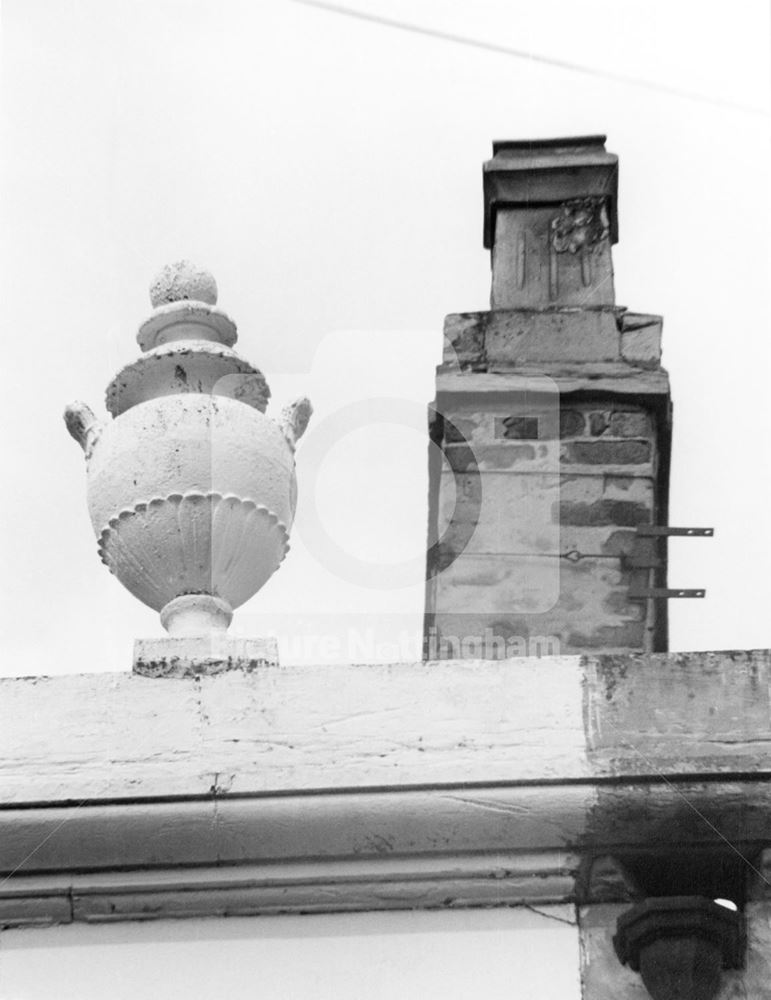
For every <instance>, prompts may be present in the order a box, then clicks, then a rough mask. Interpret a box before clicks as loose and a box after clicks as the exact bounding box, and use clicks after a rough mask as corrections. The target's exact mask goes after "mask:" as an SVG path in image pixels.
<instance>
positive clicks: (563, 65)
mask: <svg viewBox="0 0 771 1000" xmlns="http://www.w3.org/2000/svg"><path fill="white" fill-rule="evenodd" d="M291 2H292V3H297V4H301V5H302V6H304V7H315V8H317V9H319V10H325V11H327V12H329V13H332V14H340V15H341V16H343V17H351V18H355V19H357V20H360V21H368V22H370V23H372V24H379V25H383V26H385V27H388V28H394V29H396V30H398V31H408V32H412V33H413V34H416V35H425V36H426V37H428V38H436V39H438V40H440V41H444V42H453V43H455V44H456V45H465V46H469V47H471V48H476V49H482V50H484V51H487V52H495V53H497V54H498V55H504V56H509V57H511V58H514V59H525V60H528V61H529V62H534V63H541V64H542V65H544V66H553V67H556V68H557V69H563V70H567V71H568V72H572V73H582V74H584V75H585V76H593V77H598V78H600V79H604V80H610V81H612V82H614V83H621V84H626V85H628V86H632V87H642V88H644V89H646V90H653V91H657V92H658V93H661V94H668V95H669V96H670V97H679V98H682V99H683V100H688V101H697V102H699V103H702V104H710V105H713V106H715V107H722V108H726V109H727V110H732V111H741V112H744V113H745V114H751V115H760V116H762V117H764V118H767V117H769V115H770V114H771V112H769V111H767V110H765V109H764V108H756V107H753V106H751V105H749V104H741V103H739V102H737V101H730V100H727V99H725V98H720V97H711V96H709V95H708V94H700V93H698V92H696V91H690V90H682V89H681V88H679V87H672V86H669V85H668V84H665V83H657V82H656V81H655V80H646V79H644V78H642V77H636V76H627V75H626V74H623V73H613V72H611V71H609V70H601V69H594V68H593V67H591V66H582V65H581V64H580V63H573V62H569V61H568V60H566V59H556V58H554V57H552V56H544V55H538V54H536V53H533V52H529V51H527V50H525V49H517V48H513V47H511V46H508V45H501V44H499V43H497V42H487V41H484V40H483V39H479V38H471V37H469V36H467V35H459V34H455V33H454V32H451V31H443V30H442V29H440V28H430V27H426V26H425V25H421V24H413V23H411V22H409V21H400V20H397V19H396V18H392V17H385V16H383V15H381V14H372V13H369V12H368V11H363V10H356V8H354V7H346V6H344V5H342V4H337V3H328V2H327V0H291Z"/></svg>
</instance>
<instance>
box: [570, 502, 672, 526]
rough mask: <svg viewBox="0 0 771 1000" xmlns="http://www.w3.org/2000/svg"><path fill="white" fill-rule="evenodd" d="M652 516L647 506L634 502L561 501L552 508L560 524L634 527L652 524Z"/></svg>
mask: <svg viewBox="0 0 771 1000" xmlns="http://www.w3.org/2000/svg"><path fill="white" fill-rule="evenodd" d="M651 516H652V511H651V509H650V507H649V506H648V505H647V504H645V503H640V502H637V501H633V500H595V502H594V503H583V502H581V501H578V502H575V501H571V500H560V501H559V502H558V503H555V504H554V506H553V507H552V518H553V520H554V521H555V522H558V523H559V524H573V525H605V524H613V525H618V526H620V527H624V526H631V527H634V526H636V525H638V524H650V523H651Z"/></svg>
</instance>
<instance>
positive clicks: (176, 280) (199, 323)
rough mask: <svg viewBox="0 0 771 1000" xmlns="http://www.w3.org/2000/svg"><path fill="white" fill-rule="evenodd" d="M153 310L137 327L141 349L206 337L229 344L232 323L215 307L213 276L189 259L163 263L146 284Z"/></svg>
mask: <svg viewBox="0 0 771 1000" xmlns="http://www.w3.org/2000/svg"><path fill="white" fill-rule="evenodd" d="M150 301H151V303H152V305H153V313H152V315H151V316H150V317H149V319H147V320H145V322H144V323H143V324H142V325H141V326H140V328H139V332H138V333H137V341H138V343H139V346H140V347H141V348H142V350H143V351H151V350H153V348H155V347H160V346H161V345H162V344H168V343H170V342H172V341H177V340H209V341H214V342H215V343H218V344H224V345H225V346H226V347H232V346H233V344H235V342H236V340H237V339H238V333H237V329H236V324H235V323H234V322H233V320H232V319H231V318H230V317H229V316H228V315H227V313H225V312H223V311H222V310H221V309H218V308H217V282H216V281H215V280H214V276H213V275H212V274H211V273H210V272H209V271H207V270H205V269H204V268H202V267H198V266H197V265H195V264H193V263H191V261H189V260H178V261H175V262H174V263H173V264H166V265H165V266H164V267H162V268H161V269H160V271H159V272H158V273H157V274H156V275H155V277H154V278H153V280H152V282H151V283H150Z"/></svg>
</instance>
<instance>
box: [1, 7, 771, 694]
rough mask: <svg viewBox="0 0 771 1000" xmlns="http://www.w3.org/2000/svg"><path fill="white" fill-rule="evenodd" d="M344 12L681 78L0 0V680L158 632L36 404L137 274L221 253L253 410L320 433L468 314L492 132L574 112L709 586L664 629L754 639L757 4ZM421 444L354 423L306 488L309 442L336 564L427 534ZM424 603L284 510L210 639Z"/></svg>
mask: <svg viewBox="0 0 771 1000" xmlns="http://www.w3.org/2000/svg"><path fill="white" fill-rule="evenodd" d="M351 3H352V5H354V6H355V8H356V9H357V10H359V11H369V12H371V13H374V14H380V15H385V16H388V17H392V18H396V19H401V20H405V21H409V22H411V23H414V24H416V25H419V26H422V27H426V28H434V29H437V30H439V31H444V32H448V33H454V34H460V35H464V36H468V37H471V38H474V39H477V40H479V41H481V42H489V43H494V44H497V45H502V46H509V47H511V48H513V49H517V50H524V51H527V52H531V53H532V54H533V55H534V56H543V57H547V58H550V59H557V60H564V61H568V62H572V63H576V64H579V65H581V66H585V67H589V68H592V69H594V70H596V71H597V72H598V73H605V74H610V75H616V76H618V75H622V76H627V77H634V78H641V79H644V80H647V81H650V82H651V84H655V85H656V86H657V87H665V88H673V89H675V90H684V91H688V92H692V93H697V94H700V95H703V98H704V99H703V100H694V99H690V98H685V97H681V96H675V95H673V94H671V93H665V92H662V91H661V90H660V89H658V90H657V89H651V88H645V87H643V86H638V85H632V84H629V83H623V82H619V81H618V80H613V79H609V78H608V77H607V76H602V75H589V74H584V73H578V72H573V71H570V70H566V69H563V68H558V67H555V66H554V65H545V64H543V63H540V62H538V61H536V60H535V59H533V60H528V59H521V58H514V57H512V56H507V55H504V54H500V53H494V52H491V51H488V50H484V49H480V48H474V47H470V46H464V45H460V44H456V43H453V42H450V41H446V40H439V39H437V38H432V37H428V36H426V35H422V34H416V33H409V32H406V31H402V30H397V29H394V28H390V27H386V26H384V25H382V24H373V23H368V22H366V21H363V20H360V19H352V18H349V17H345V16H342V15H340V14H337V13H332V12H328V11H322V10H319V9H314V8H311V7H308V6H304V5H300V4H298V3H294V2H291V0H265V2H262V3H256V2H253V0H251V2H250V0H216V2H215V0H131V2H129V0H124V2H112V3H106V2H105V0H47V2H45V0H5V3H4V4H3V46H4V52H3V70H4V140H5V143H4V158H3V159H4V166H5V173H4V191H3V194H4V199H3V203H4V225H3V231H4V233H5V237H6V239H5V245H4V250H5V259H4V267H3V275H4V278H5V282H6V285H5V296H4V308H5V317H4V322H5V329H6V334H5V350H4V356H5V362H6V378H5V399H6V407H7V409H8V414H7V417H6V420H5V421H3V444H2V447H3V452H4V456H5V462H4V469H5V473H6V475H5V483H4V489H3V491H2V504H3V511H2V513H3V518H4V524H5V531H4V532H3V549H4V550H3V558H4V561H5V567H6V571H5V588H4V595H3V596H4V601H3V612H4V615H3V648H4V651H5V654H6V655H4V657H3V659H2V664H1V665H0V671H1V672H2V673H3V674H7V675H15V674H32V673H49V674H51V673H69V672H74V671H83V670H127V669H130V666H131V656H132V643H133V639H134V637H136V636H148V635H153V634H162V632H161V629H160V625H159V624H158V621H157V616H156V615H155V613H154V612H152V611H150V610H149V609H147V608H145V607H144V606H143V605H140V604H139V603H138V602H137V601H136V600H135V599H134V598H133V597H131V596H130V595H129V594H128V592H127V591H125V590H124V589H123V588H122V587H121V586H120V584H118V583H117V581H116V580H115V579H114V578H112V577H111V576H110V575H109V574H108V572H107V570H106V569H105V567H103V566H102V565H101V564H100V562H99V560H98V557H97V554H96V545H95V541H94V538H93V534H92V531H91V527H90V523H89V521H88V517H87V512H86V495H85V468H84V462H83V456H82V453H81V452H80V450H79V449H78V448H77V446H76V445H75V443H74V442H73V441H71V440H70V438H69V437H68V436H67V434H66V431H65V428H64V424H63V422H62V416H61V415H62V410H63V407H64V405H65V403H67V402H69V401H71V400H72V399H83V400H85V401H87V402H89V403H90V405H91V406H92V407H94V409H95V410H98V412H99V413H100V414H103V394H104V389H105V387H106V385H107V383H108V381H109V380H110V379H111V378H112V376H113V374H114V373H115V371H116V370H117V369H118V367H119V366H120V365H122V364H124V363H126V362H128V361H130V360H132V359H133V358H134V357H136V356H137V355H138V354H139V349H138V346H137V345H136V342H135V340H134V335H135V332H136V328H137V326H138V324H139V323H140V322H141V321H142V320H143V319H144V318H145V317H146V316H147V315H148V314H149V311H150V305H149V300H148V298H147V286H148V283H149V280H150V278H151V277H152V276H153V274H154V272H155V271H156V270H157V268H158V267H159V266H160V265H161V264H163V263H165V262H167V261H169V260H174V259H177V258H179V257H182V256H185V257H190V258H192V259H193V260H196V261H198V262H200V263H201V264H203V265H204V266H207V267H209V268H210V269H211V270H212V271H213V273H214V274H215V276H216V278H217V280H218V283H219V289H220V305H221V306H222V308H224V309H225V310H226V311H227V312H228V313H229V314H230V315H232V316H233V318H234V319H235V320H236V322H237V323H238V325H239V332H240V338H239V343H238V345H237V349H238V350H239V351H240V353H242V354H243V355H244V356H245V357H247V358H249V360H251V361H252V362H254V363H256V364H258V365H260V367H261V368H263V370H264V371H265V372H266V374H267V375H268V378H269V380H270V382H271V385H272V387H273V390H274V398H275V403H276V404H277V405H276V410H277V409H278V406H280V405H282V404H283V402H284V401H286V400H287V399H288V398H291V397H292V396H294V395H298V394H300V393H301V392H306V391H307V392H308V393H309V395H311V397H312V398H313V400H314V403H315V404H316V410H317V413H316V417H315V418H314V419H315V420H316V421H317V422H320V421H321V420H322V419H323V418H324V417H325V416H327V415H329V414H332V413H334V412H335V410H336V409H338V408H339V407H340V406H342V405H344V404H345V403H347V402H349V401H355V400H357V399H358V400H362V399H371V398H374V397H380V396H399V397H403V398H406V399H408V400H412V401H413V402H414V403H415V404H419V405H418V406H416V409H419V407H420V406H423V405H424V404H425V403H426V402H427V401H428V400H429V399H430V398H431V397H432V395H433V385H432V381H433V367H434V365H435V364H436V363H438V361H439V360H440V352H441V330H442V320H443V317H444V315H445V314H446V313H449V312H455V311H469V310H478V309H484V308H486V305H487V298H488V294H489V265H488V259H487V254H486V252H485V251H484V250H483V248H482V243H481V232H482V210H481V206H482V200H481V163H482V161H483V160H484V159H486V158H488V156H489V155H490V149H491V140H492V139H494V138H530V137H540V136H558V135H571V134H573V135H579V134H584V133H590V132H605V133H607V135H608V148H609V149H611V150H612V151H613V152H615V153H618V154H619V156H620V158H621V174H620V178H621V180H620V204H619V209H620V235H621V243H620V244H619V245H618V246H617V247H616V249H615V265H616V288H617V294H618V301H619V303H620V304H623V305H627V306H628V307H629V308H630V309H633V310H636V311H640V312H654V313H661V314H663V315H664V318H665V324H664V338H665V340H664V344H665V354H664V362H665V364H666V367H667V368H668V369H669V371H670V374H671V377H672V383H673V392H674V399H675V424H674V455H673V475H672V503H671V521H672V523H673V524H684V525H711V526H714V527H715V529H716V536H715V538H714V539H713V540H711V541H707V540H701V541H698V540H696V541H689V540H683V541H680V542H679V544H678V542H677V541H675V542H673V543H672V545H671V555H672V561H671V573H670V579H671V583H672V585H677V586H686V587H688V586H690V587H695V586H705V587H706V588H707V591H708V593H707V598H706V600H704V601H680V602H671V605H670V614H671V623H672V625H671V646H672V648H673V649H710V648H715V649H725V648H750V647H759V646H769V645H771V634H769V626H768V625H767V622H768V618H769V615H768V604H769V599H770V598H771V584H769V574H768V572H767V569H766V566H767V563H768V559H769V553H771V519H770V518H769V516H768V505H769V496H770V494H771V475H769V458H768V442H769V440H771V433H770V432H771V417H769V406H768V397H769V377H768V371H769V362H770V361H771V346H770V345H769V312H770V310H769V303H768V292H767V290H768V287H769V268H768V264H769V252H768V242H769V241H768V233H769V221H770V220H769V211H768V207H769V205H768V177H769V160H770V157H769V129H768V109H769V77H770V71H769V17H768V10H767V6H766V4H765V3H763V2H760V0H746V2H743V3H739V4H734V5H733V6H732V7H731V8H730V14H729V7H728V5H726V4H717V3H706V4H705V3H696V2H695V0H694V2H686V0H681V2H677V3H673V2H671V0H645V2H637V0H631V2H630V0H627V2H625V3H618V2H612V0H607V2H600V0H585V2H583V3H581V4H570V3H568V2H567V0H540V2H539V3H538V4H532V3H524V2H522V0H517V2H511V0H505V2H504V0H500V2H497V0H485V2H476V3H473V4H472V3H469V2H467V3H440V2H439V0H410V2H409V3H407V2H402V0H397V2H394V0H392V2H390V3H388V4H387V3H386V2H385V0H377V2H376V0H371V2H370V0H367V2H364V0H351ZM733 105H741V106H743V107H742V108H737V107H734V106H733ZM274 412H275V411H274ZM309 434H310V432H309ZM426 447H427V444H426V434H425V429H424V427H423V425H422V422H420V421H416V422H415V428H414V429H413V430H412V431H411V430H409V429H408V428H406V427H404V426H391V427H389V426H388V425H384V424H380V425H378V426H376V427H373V428H372V430H370V431H365V430H359V431H357V432H356V433H352V434H351V435H349V436H348V437H347V438H345V439H343V440H342V441H341V442H340V444H339V445H338V446H337V447H336V448H335V449H334V450H333V451H332V452H330V455H329V458H328V460H327V461H326V462H325V463H324V465H323V466H322V467H321V468H320V470H319V475H318V484H317V491H316V496H315V501H314V499H313V497H310V496H309V495H308V493H307V491H306V492H303V474H304V470H303V457H302V446H301V448H300V452H299V458H298V464H299V483H300V495H301V510H300V513H301V514H302V509H303V508H302V505H303V504H305V505H307V504H309V503H311V502H315V505H316V509H317V510H318V511H319V514H320V516H321V517H322V520H323V521H324V523H325V524H326V526H327V529H328V530H329V532H330V534H332V535H333V536H334V537H335V538H336V539H337V541H338V542H339V544H341V545H343V546H345V547H347V548H348V549H349V551H351V552H352V553H354V554H356V555H358V556H360V557H362V558H369V559H373V560H376V561H377V560H383V561H393V560H394V559H407V558H411V557H414V556H416V555H419V554H420V553H421V552H422V550H423V548H424V546H425V532H426V474H425V466H426ZM309 450H310V449H309ZM300 528H301V525H300ZM422 610H423V587H422V583H421V581H420V580H419V579H417V578H416V581H415V584H414V585H413V586H411V587H409V588H406V589H402V590H398V591H371V590H364V589H360V588H357V587H355V586H353V585H351V584H349V583H347V582H346V581H344V580H340V579H338V578H337V577H336V576H334V574H332V573H330V572H329V571H328V570H327V569H325V567H323V566H321V565H319V564H318V563H317V562H316V561H315V560H314V559H313V557H312V556H311V555H310V554H309V553H308V551H307V550H306V548H305V546H304V544H303V540H302V535H301V531H296V532H295V534H294V536H293V548H292V552H291V553H290V555H289V557H288V559H287V561H286V562H285V564H284V566H283V567H282V568H281V570H280V571H279V573H278V574H277V575H276V576H275V577H274V578H273V580H271V581H270V582H269V583H268V584H267V586H266V587H265V589H264V590H263V591H262V592H261V593H260V594H258V595H257V596H256V597H255V598H254V599H253V600H252V601H251V602H250V603H249V604H248V605H246V606H245V607H244V608H243V609H242V610H241V611H240V612H238V613H237V616H236V621H235V622H234V628H235V629H236V631H237V632H238V633H240V634H249V633H252V634H254V633H262V634H265V633H269V632H273V633H278V634H279V635H281V636H291V635H295V636H297V635H302V634H303V633H309V634H310V633H314V634H321V635H323V634H326V635H329V636H330V637H331V639H332V640H333V641H332V642H331V645H330V646H329V647H328V648H327V650H326V651H325V650H323V649H319V648H318V644H317V645H316V646H314V645H313V644H310V645H309V646H307V647H306V648H304V649H303V648H294V649H292V650H291V651H288V652H287V651H285V654H284V660H285V662H291V661H298V660H303V659H323V658H324V657H326V658H329V659H348V658H349V656H350V657H352V658H354V659H383V658H385V659H388V658H393V656H394V650H393V649H387V648H384V647H383V646H382V645H381V646H376V647H371V648H370V649H369V650H368V649H367V648H366V642H365V641H364V640H366V637H367V628H368V627H369V626H372V627H374V628H376V629H377V637H378V639H380V640H390V641H395V640H396V641H398V640H399V639H400V638H403V636H404V635H412V636H413V637H414V638H415V639H416V638H417V636H418V634H419V629H420V619H421V615H422ZM351 629H358V632H357V635H358V636H359V638H360V640H362V641H364V645H360V646H359V647H358V648H355V649H351V648H350V643H349V641H348V640H349V638H350V630H351ZM405 630H406V631H405ZM336 643H337V645H336ZM284 645H285V647H286V643H285V644H284ZM416 648H417V647H416ZM396 652H397V658H398V650H397V651H396Z"/></svg>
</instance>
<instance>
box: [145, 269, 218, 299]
mask: <svg viewBox="0 0 771 1000" xmlns="http://www.w3.org/2000/svg"><path fill="white" fill-rule="evenodd" d="M186 299H192V300H193V301H195V302H205V303H206V304H207V305H210V306H214V305H216V304H217V282H216V281H215V280H214V276H213V275H212V274H211V272H209V271H206V270H205V269H204V268H202V267H197V266H196V265H195V264H193V263H192V262H191V261H189V260H177V261H175V262H174V263H173V264H166V265H165V266H164V267H162V268H161V269H160V271H159V272H158V273H157V274H156V276H155V277H154V278H153V280H152V284H151V285H150V301H151V302H152V304H153V308H154V309H157V308H158V306H163V305H167V304H168V303H169V302H183V301H185V300H186Z"/></svg>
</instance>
